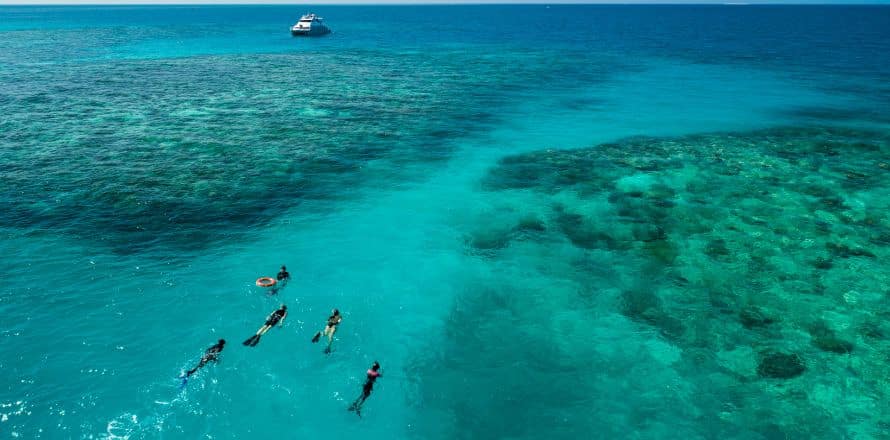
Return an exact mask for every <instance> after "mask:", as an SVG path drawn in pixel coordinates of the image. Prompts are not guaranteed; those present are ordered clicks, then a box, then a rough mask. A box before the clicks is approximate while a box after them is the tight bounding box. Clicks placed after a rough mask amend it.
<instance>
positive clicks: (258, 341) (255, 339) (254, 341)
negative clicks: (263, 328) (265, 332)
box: [250, 335, 260, 347]
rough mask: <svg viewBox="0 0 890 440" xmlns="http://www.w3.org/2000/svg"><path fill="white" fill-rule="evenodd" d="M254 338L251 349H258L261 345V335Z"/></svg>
mask: <svg viewBox="0 0 890 440" xmlns="http://www.w3.org/2000/svg"><path fill="white" fill-rule="evenodd" d="M254 336H255V338H254V340H253V342H251V343H250V346H251V347H256V345H257V344H259V343H260V335H254Z"/></svg>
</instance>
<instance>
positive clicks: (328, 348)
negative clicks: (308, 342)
mask: <svg viewBox="0 0 890 440" xmlns="http://www.w3.org/2000/svg"><path fill="white" fill-rule="evenodd" d="M324 354H331V346H330V345H328V346H327V347H325V348H324Z"/></svg>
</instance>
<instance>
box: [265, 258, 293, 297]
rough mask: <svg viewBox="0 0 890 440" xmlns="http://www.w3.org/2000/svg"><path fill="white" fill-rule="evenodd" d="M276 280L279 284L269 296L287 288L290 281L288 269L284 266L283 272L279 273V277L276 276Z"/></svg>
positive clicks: (272, 289) (282, 266) (270, 291)
mask: <svg viewBox="0 0 890 440" xmlns="http://www.w3.org/2000/svg"><path fill="white" fill-rule="evenodd" d="M275 279H277V280H278V283H277V284H276V285H274V286H272V288H271V289H269V295H276V294H278V291H279V290H281V289H283V288H284V287H285V286H287V282H288V281H290V273H289V272H288V271H287V267H285V266H284V265H283V264H282V265H281V270H279V271H278V275H276V276H275Z"/></svg>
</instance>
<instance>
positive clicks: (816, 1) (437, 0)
mask: <svg viewBox="0 0 890 440" xmlns="http://www.w3.org/2000/svg"><path fill="white" fill-rule="evenodd" d="M288 5H294V6H304V5H320V6H321V5H323V6H401V5H404V6H422V5H437V6H449V5H454V6H473V5H503V6H511V5H514V6H519V5H530V6H531V5H541V6H546V5H578V6H583V5H587V6H597V5H612V6H615V5H618V6H690V5H698V6H890V0H873V1H853V2H847V1H843V0H836V1H821V0H785V1H770V0H759V1H758V0H753V1H747V2H745V1H742V2H734V1H709V0H704V1H697V0H689V1H664V2H660V1H657V0H656V1H640V2H637V1H632V0H631V1H626V0H625V1H611V0H604V1H596V0H594V1H583V0H582V1H573V0H555V1H550V2H544V1H538V0H532V1H528V2H523V1H500V0H487V1H486V0H481V1H480V0H470V1H461V0H457V1H454V0H451V1H449V0H429V1H410V0H409V1H401V0H371V1H367V2H361V1H359V2H352V1H344V2H339V1H336V0H322V1H308V0H307V1H300V0H297V1H292V0H283V1H274V0H273V1H260V2H249V1H247V2H245V1H244V0H234V1H226V0H222V1H220V0H210V1H206V2H201V1H198V2H195V1H189V0H187V1H179V0H160V1H145V0H135V1H127V0H122V1H121V0H109V1H101V0H100V1H98V2H95V1H91V2H83V3H81V2H79V1H78V0H71V1H62V2H59V1H46V2H44V1H40V0H37V1H31V0H20V1H16V0H13V1H0V7H3V6H288Z"/></svg>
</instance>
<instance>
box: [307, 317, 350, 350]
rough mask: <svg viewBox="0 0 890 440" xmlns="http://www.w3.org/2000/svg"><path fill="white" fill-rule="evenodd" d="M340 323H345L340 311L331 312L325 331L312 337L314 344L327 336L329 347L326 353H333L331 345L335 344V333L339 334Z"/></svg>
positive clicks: (326, 348)
mask: <svg viewBox="0 0 890 440" xmlns="http://www.w3.org/2000/svg"><path fill="white" fill-rule="evenodd" d="M340 321H343V316H341V315H340V311H339V310H337V309H334V310H332V311H331V316H328V323H327V324H326V325H325V327H324V330H323V331H320V332H318V333H316V334H315V336H313V337H312V342H313V343H315V342H318V340H319V339H320V338H321V335H325V336H327V337H328V346H327V347H325V349H324V352H325V354H328V353H330V352H331V344H333V343H334V333H336V332H337V326H338V325H340Z"/></svg>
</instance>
